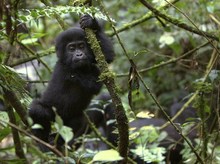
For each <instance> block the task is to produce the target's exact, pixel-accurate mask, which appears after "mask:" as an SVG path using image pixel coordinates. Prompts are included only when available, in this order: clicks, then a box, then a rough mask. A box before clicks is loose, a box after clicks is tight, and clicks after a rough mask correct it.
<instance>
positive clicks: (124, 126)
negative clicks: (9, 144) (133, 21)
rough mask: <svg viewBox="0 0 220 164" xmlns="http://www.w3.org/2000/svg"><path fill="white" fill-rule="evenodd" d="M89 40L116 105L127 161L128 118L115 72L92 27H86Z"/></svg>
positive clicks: (120, 138) (119, 131)
mask: <svg viewBox="0 0 220 164" xmlns="http://www.w3.org/2000/svg"><path fill="white" fill-rule="evenodd" d="M85 32H86V35H87V39H88V42H89V44H90V46H91V48H92V50H93V52H94V54H95V57H96V61H97V64H98V67H99V68H100V71H101V75H100V79H101V81H103V83H104V84H105V85H106V87H107V89H108V91H109V93H110V95H111V97H112V101H113V104H114V106H115V118H116V121H117V125H118V133H119V144H118V149H119V154H120V155H121V156H122V157H123V158H124V160H123V163H127V154H128V153H127V152H128V143H129V139H128V119H127V116H126V114H125V110H124V107H123V105H122V102H121V99H120V97H119V95H118V94H117V92H116V90H117V89H116V88H117V86H116V84H115V80H114V76H113V74H112V73H111V72H110V71H109V69H108V64H107V62H106V61H105V57H104V55H103V53H102V51H101V47H100V45H99V43H98V40H97V39H96V36H95V34H94V32H93V31H92V30H91V29H85Z"/></svg>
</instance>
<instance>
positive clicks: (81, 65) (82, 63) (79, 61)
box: [71, 59, 91, 69]
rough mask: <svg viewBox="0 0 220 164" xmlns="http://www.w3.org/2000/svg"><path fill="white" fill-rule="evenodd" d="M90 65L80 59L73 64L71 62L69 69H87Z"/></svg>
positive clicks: (85, 60)
mask: <svg viewBox="0 0 220 164" xmlns="http://www.w3.org/2000/svg"><path fill="white" fill-rule="evenodd" d="M90 65H91V63H90V62H89V61H88V60H87V59H81V60H78V61H75V62H72V64H71V67H72V68H74V69H75V68H80V67H88V66H90Z"/></svg>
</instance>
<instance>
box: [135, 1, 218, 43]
mask: <svg viewBox="0 0 220 164" xmlns="http://www.w3.org/2000/svg"><path fill="white" fill-rule="evenodd" d="M139 1H140V2H141V3H142V4H143V5H144V6H146V7H147V8H148V9H149V10H151V11H152V12H153V13H154V14H155V15H157V16H159V17H161V18H163V19H164V20H166V21H168V22H170V23H172V24H173V25H175V26H178V27H180V28H182V29H185V30H187V31H190V32H193V33H195V34H198V35H200V36H205V37H208V38H211V39H214V40H216V41H219V38H218V37H217V36H215V35H213V34H210V33H208V32H205V31H202V30H199V29H196V28H194V27H192V26H188V25H187V24H185V23H183V22H182V21H180V20H179V19H176V18H173V17H171V16H169V15H165V14H163V13H162V12H160V11H159V10H158V9H156V8H154V7H153V6H152V5H151V4H149V3H148V2H146V1H145V0H139Z"/></svg>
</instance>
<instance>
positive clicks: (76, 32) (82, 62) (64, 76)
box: [29, 15, 114, 142]
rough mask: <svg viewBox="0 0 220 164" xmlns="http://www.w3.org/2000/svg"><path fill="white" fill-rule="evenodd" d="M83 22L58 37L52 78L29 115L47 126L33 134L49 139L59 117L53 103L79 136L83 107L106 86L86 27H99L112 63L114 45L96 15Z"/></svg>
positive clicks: (98, 34)
mask: <svg viewBox="0 0 220 164" xmlns="http://www.w3.org/2000/svg"><path fill="white" fill-rule="evenodd" d="M80 25H81V28H78V27H74V28H70V29H68V30H66V31H64V32H62V33H61V34H60V35H59V36H58V37H57V39H56V53H57V57H58V61H57V63H56V65H55V68H54V71H53V74H52V78H51V80H50V81H49V84H48V86H47V88H46V90H45V92H44V93H43V95H42V97H41V98H40V99H36V100H34V101H33V102H32V104H31V106H30V110H29V116H30V117H31V118H32V120H33V122H34V123H37V124H41V125H42V126H43V129H34V130H33V134H34V135H36V136H37V137H39V138H41V139H43V140H44V141H46V142H48V137H49V134H50V131H51V121H54V118H55V114H54V112H53V110H52V107H54V108H56V111H57V113H58V114H59V115H60V116H61V118H62V119H63V122H64V125H66V126H69V127H71V128H72V129H73V132H74V134H75V136H77V135H78V136H79V135H80V134H81V133H82V132H81V131H82V129H80V128H81V126H83V125H84V123H85V121H84V119H85V118H84V116H83V111H84V110H85V109H86V108H87V106H88V105H89V103H90V101H91V99H92V97H93V96H94V95H95V94H98V93H99V92H100V89H101V86H102V83H101V82H99V78H98V77H99V75H100V70H99V69H98V67H97V66H96V61H95V57H94V54H93V52H92V50H91V48H90V46H89V45H88V43H87V40H86V35H85V32H84V30H83V29H84V28H91V29H93V30H95V33H96V36H97V39H98V40H99V42H100V46H101V48H102V51H103V54H104V55H105V58H106V61H107V62H108V63H110V62H112V60H113V58H114V51H113V46H112V44H111V42H110V40H109V39H108V38H107V36H106V35H105V34H104V33H103V31H102V28H101V27H100V25H99V24H98V22H97V20H96V19H93V18H92V17H90V16H89V15H84V16H83V17H81V19H80ZM75 47H76V51H75Z"/></svg>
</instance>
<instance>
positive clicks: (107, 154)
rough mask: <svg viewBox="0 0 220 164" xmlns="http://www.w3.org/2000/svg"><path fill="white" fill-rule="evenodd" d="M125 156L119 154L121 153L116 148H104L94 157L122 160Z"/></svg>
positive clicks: (96, 158) (108, 160) (102, 159)
mask: <svg viewBox="0 0 220 164" xmlns="http://www.w3.org/2000/svg"><path fill="white" fill-rule="evenodd" d="M122 159H123V158H122V157H121V156H120V155H119V153H118V152H117V151H116V150H113V149H110V150H103V151H100V152H98V153H97V154H96V155H95V156H94V157H93V161H94V162H96V161H106V162H110V161H120V160H122Z"/></svg>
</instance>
